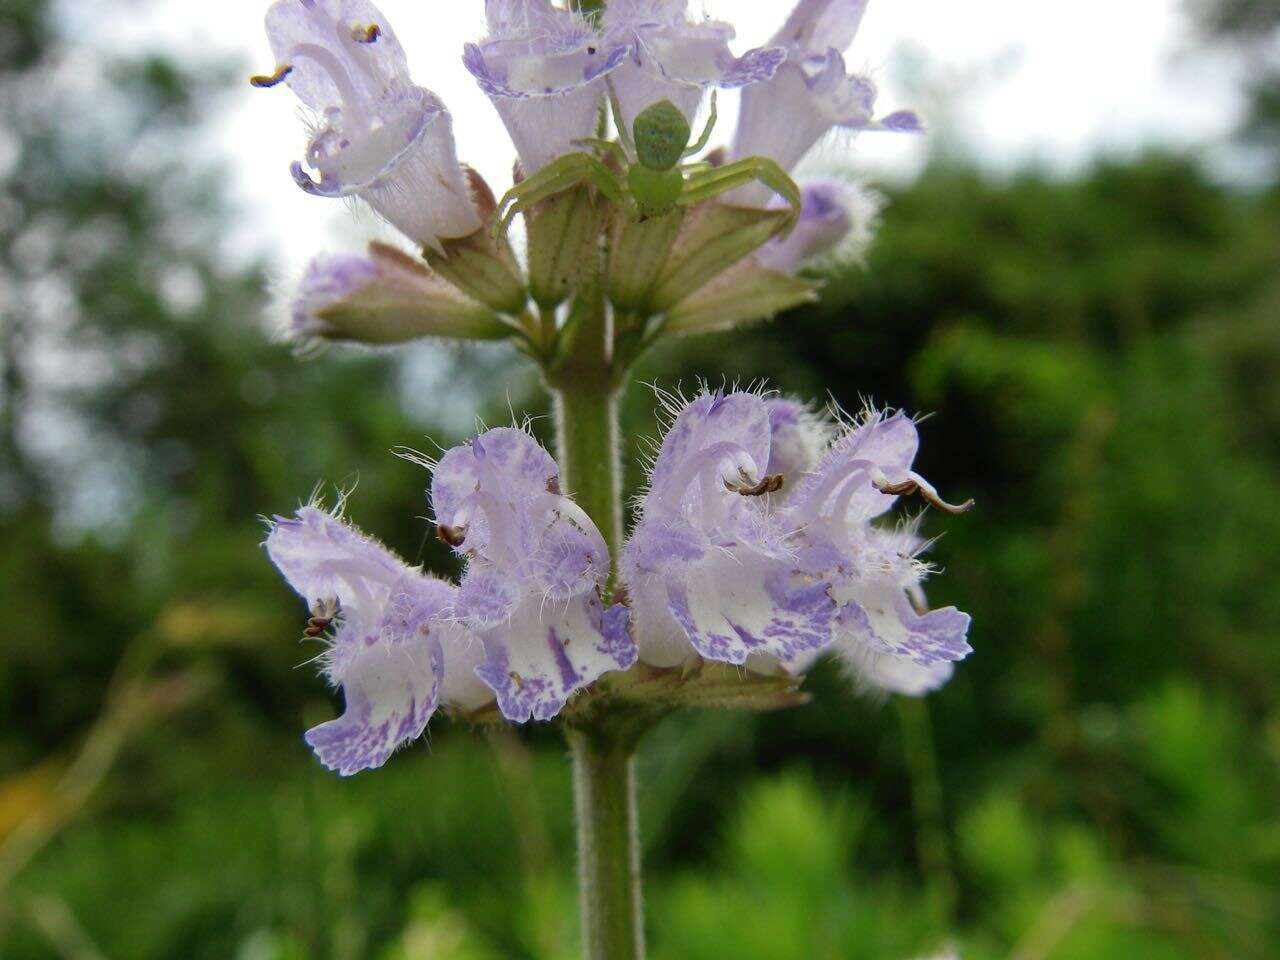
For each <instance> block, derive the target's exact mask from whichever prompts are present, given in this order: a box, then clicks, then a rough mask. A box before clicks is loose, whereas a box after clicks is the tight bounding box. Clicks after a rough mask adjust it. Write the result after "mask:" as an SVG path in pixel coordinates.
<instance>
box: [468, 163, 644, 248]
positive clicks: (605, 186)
mask: <svg viewBox="0 0 1280 960" xmlns="http://www.w3.org/2000/svg"><path fill="white" fill-rule="evenodd" d="M583 181H588V182H590V183H591V184H593V185H594V186H595V188H596V189H597V190H599V191H600V192H601V193H602V194H604V195H605V196H606V197H608V198H609V199H610V200H612V201H613V202H615V203H621V202H622V201H623V198H624V196H625V192H624V191H623V188H622V184H621V183H619V182H618V178H617V177H616V176H615V175H614V173H613V171H612V170H610V169H609V168H608V167H606V166H605V165H604V164H603V163H601V162H600V161H599V160H597V159H596V158H595V157H593V156H592V155H591V154H589V153H570V154H567V155H566V156H563V157H561V158H560V159H558V160H553V161H552V162H551V163H549V164H547V165H546V166H545V167H543V168H542V169H541V170H539V171H538V172H537V173H535V174H534V175H533V176H531V177H529V178H527V179H525V180H522V181H520V183H518V184H516V185H515V186H514V187H512V188H511V189H510V190H508V191H507V192H506V194H505V195H504V196H503V198H502V202H501V203H500V204H498V209H497V212H496V214H495V216H494V223H493V233H494V236H499V235H501V234H503V233H505V232H506V230H507V228H508V227H509V226H510V225H511V221H512V220H513V219H515V215H516V214H517V213H519V212H520V211H522V210H524V209H526V208H528V207H529V206H531V205H533V204H535V203H537V202H538V201H540V200H546V199H547V198H548V197H554V196H555V195H556V194H558V193H564V192H565V191H566V190H572V189H573V188H574V187H576V186H577V185H578V184H580V183H582V182H583Z"/></svg>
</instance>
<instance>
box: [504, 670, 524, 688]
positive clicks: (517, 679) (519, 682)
mask: <svg viewBox="0 0 1280 960" xmlns="http://www.w3.org/2000/svg"><path fill="white" fill-rule="evenodd" d="M507 676H509V677H510V678H511V682H512V683H514V684H515V685H516V689H517V690H521V689H523V688H524V677H522V676H520V674H518V673H516V672H515V671H514V670H512V671H511V672H510V673H508V674H507Z"/></svg>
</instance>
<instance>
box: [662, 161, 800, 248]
mask: <svg viewBox="0 0 1280 960" xmlns="http://www.w3.org/2000/svg"><path fill="white" fill-rule="evenodd" d="M755 182H759V183H763V184H764V185H765V186H766V187H768V188H769V189H770V190H772V191H773V192H774V193H776V194H777V195H778V196H780V197H782V199H784V200H786V201H787V203H788V205H790V207H791V216H790V218H789V220H788V222H787V226H786V229H787V230H788V231H789V230H790V229H791V228H792V227H793V226H794V225H795V222H796V219H797V218H798V217H799V216H800V203H801V201H800V188H799V187H797V186H796V182H795V181H794V180H792V179H791V176H790V175H789V174H788V173H787V171H785V170H783V169H782V167H780V166H778V164H777V163H775V162H774V161H773V160H770V159H769V158H768V157H747V158H746V159H745V160H738V161H736V162H735V163H730V164H726V165H725V166H723V167H716V168H715V169H713V170H710V171H708V172H706V173H695V174H693V175H692V176H691V177H689V178H688V179H687V180H685V182H684V192H683V193H681V194H680V199H679V201H677V202H678V203H679V204H680V206H682V207H687V206H691V205H692V204H695V203H700V202H701V201H703V200H709V199H711V198H712V197H718V196H719V195H720V194H722V193H725V192H726V191H729V190H732V189H733V188H734V187H740V186H742V185H743V184H747V183H755Z"/></svg>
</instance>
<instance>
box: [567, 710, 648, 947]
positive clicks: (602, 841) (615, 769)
mask: <svg viewBox="0 0 1280 960" xmlns="http://www.w3.org/2000/svg"><path fill="white" fill-rule="evenodd" d="M568 739H569V746H570V748H571V750H572V752H573V787H574V789H573V795H574V804H575V806H576V807H577V811H578V899H579V903H580V905H581V909H582V944H583V957H584V958H585V960H642V958H643V957H644V910H643V905H642V903H641V881H640V841H639V822H638V817H637V815H636V790H635V740H636V737H635V735H632V734H629V733H627V732H625V731H620V730H618V729H617V728H616V726H614V725H611V724H607V723H598V724H595V725H593V726H591V727H587V728H570V729H569V730H568Z"/></svg>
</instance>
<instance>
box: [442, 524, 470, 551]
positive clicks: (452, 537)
mask: <svg viewBox="0 0 1280 960" xmlns="http://www.w3.org/2000/svg"><path fill="white" fill-rule="evenodd" d="M436 539H437V540H439V541H440V542H441V543H444V544H448V545H449V546H451V547H455V548H457V547H460V546H462V544H463V543H464V542H465V541H466V539H467V528H466V527H463V526H458V527H451V526H449V525H448V524H447V523H441V524H438V525H437V526H436Z"/></svg>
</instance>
